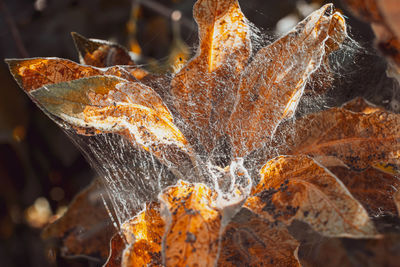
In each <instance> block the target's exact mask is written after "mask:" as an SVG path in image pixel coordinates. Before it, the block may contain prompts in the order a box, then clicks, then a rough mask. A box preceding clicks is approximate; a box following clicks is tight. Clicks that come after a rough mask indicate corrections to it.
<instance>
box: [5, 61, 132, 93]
mask: <svg viewBox="0 0 400 267" xmlns="http://www.w3.org/2000/svg"><path fill="white" fill-rule="evenodd" d="M6 62H7V63H8V65H9V68H10V71H11V73H12V74H13V75H14V78H15V80H16V81H17V82H18V84H19V86H21V88H23V89H24V90H25V91H26V92H28V93H29V92H30V91H32V90H35V89H38V88H40V87H42V86H44V85H50V84H55V83H61V82H68V81H73V80H78V79H80V78H86V77H91V76H97V75H113V76H117V77H120V78H123V79H126V80H131V81H135V78H134V77H133V76H132V75H131V74H130V73H129V72H127V71H126V70H125V69H123V68H122V67H118V66H114V67H110V68H106V69H104V68H103V69H98V68H95V67H91V66H85V65H80V64H77V63H75V62H73V61H70V60H67V59H61V58H32V59H7V60H6Z"/></svg>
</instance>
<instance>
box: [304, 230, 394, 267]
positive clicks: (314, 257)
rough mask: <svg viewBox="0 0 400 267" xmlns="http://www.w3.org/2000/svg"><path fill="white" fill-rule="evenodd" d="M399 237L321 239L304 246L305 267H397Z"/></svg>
mask: <svg viewBox="0 0 400 267" xmlns="http://www.w3.org/2000/svg"><path fill="white" fill-rule="evenodd" d="M399 242H400V236H399V235H398V234H388V235H385V236H384V237H383V238H380V239H349V238H340V239H338V238H321V237H320V238H319V239H318V240H316V241H315V242H311V243H308V244H305V245H303V244H302V245H301V246H300V248H299V259H300V261H301V263H302V265H303V266H305V267H313V266H327V267H336V266H344V267H355V266H369V267H372V266H398V265H399V264H398V263H399V260H400V246H399Z"/></svg>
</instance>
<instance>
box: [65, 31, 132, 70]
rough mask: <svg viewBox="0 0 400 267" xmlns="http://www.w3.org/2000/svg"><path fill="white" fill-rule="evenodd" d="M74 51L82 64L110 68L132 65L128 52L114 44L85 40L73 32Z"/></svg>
mask: <svg viewBox="0 0 400 267" xmlns="http://www.w3.org/2000/svg"><path fill="white" fill-rule="evenodd" d="M72 38H73V39H74V42H75V46H76V49H77V50H78V51H79V59H80V61H81V63H82V64H86V65H91V66H95V67H100V68H103V67H111V66H114V65H134V62H133V60H132V57H131V56H130V55H129V52H128V51H127V50H126V49H125V48H124V47H122V46H120V45H119V44H116V43H112V42H107V41H103V40H97V39H87V38H85V37H83V36H82V35H80V34H78V33H76V32H73V33H72Z"/></svg>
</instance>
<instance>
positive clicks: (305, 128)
mask: <svg viewBox="0 0 400 267" xmlns="http://www.w3.org/2000/svg"><path fill="white" fill-rule="evenodd" d="M399 141H400V115H398V114H394V113H390V112H386V111H376V112H373V113H369V114H365V113H358V112H352V111H349V110H346V109H344V108H331V109H329V110H325V111H321V112H319V113H314V114H310V115H307V116H305V117H303V118H300V119H297V120H296V121H295V123H294V124H292V123H286V124H285V125H282V127H280V128H279V129H278V134H277V137H276V140H275V141H274V143H273V144H272V146H276V147H275V148H276V150H277V151H275V153H278V154H281V155H282V154H283V155H294V154H295V155H300V154H305V155H309V156H312V157H314V158H315V159H316V160H318V161H319V162H321V163H322V164H323V165H325V166H337V165H343V164H345V165H347V166H348V167H350V168H352V169H353V170H358V171H359V170H363V169H366V168H367V167H369V166H371V165H375V164H377V163H380V162H385V163H391V164H394V165H399V164H400V142H399Z"/></svg>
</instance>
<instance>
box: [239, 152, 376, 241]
mask: <svg viewBox="0 0 400 267" xmlns="http://www.w3.org/2000/svg"><path fill="white" fill-rule="evenodd" d="M260 174H261V181H260V183H259V184H258V185H257V187H256V188H255V189H254V191H253V195H254V196H253V197H250V198H248V199H247V201H246V203H245V206H246V207H248V208H249V209H251V210H253V211H254V212H255V213H257V214H259V215H260V216H261V217H263V218H265V219H267V220H269V221H271V222H274V221H277V222H283V223H284V224H286V225H290V224H291V223H292V221H293V220H294V219H297V220H300V221H303V222H306V223H308V224H309V225H310V226H311V227H312V228H313V229H314V230H316V231H318V232H320V233H321V234H323V235H326V236H352V237H366V236H373V235H374V234H375V233H376V232H375V229H374V226H373V224H372V222H371V221H370V219H369V217H368V214H367V212H366V211H365V209H364V208H363V207H362V206H361V204H360V203H359V202H358V201H357V200H356V199H354V198H353V196H352V195H351V194H350V193H349V191H348V190H347V189H346V187H345V186H344V185H343V184H342V183H341V182H340V180H338V178H337V177H335V176H334V175H333V174H332V173H330V172H329V171H328V170H327V169H325V168H323V167H322V166H320V165H318V164H317V163H316V162H315V161H314V160H312V159H311V158H308V157H306V156H281V157H278V158H276V159H272V160H270V161H269V162H267V164H266V165H264V167H263V168H262V169H261V172H260Z"/></svg>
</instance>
